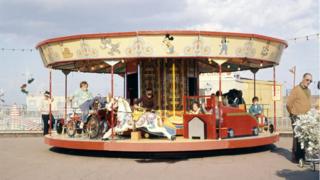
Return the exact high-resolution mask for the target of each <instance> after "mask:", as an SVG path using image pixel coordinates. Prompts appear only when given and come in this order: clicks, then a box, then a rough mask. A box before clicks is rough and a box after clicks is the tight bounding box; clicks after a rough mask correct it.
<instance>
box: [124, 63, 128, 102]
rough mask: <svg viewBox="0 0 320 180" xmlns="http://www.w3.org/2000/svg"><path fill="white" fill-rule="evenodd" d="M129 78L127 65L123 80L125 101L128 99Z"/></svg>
mask: <svg viewBox="0 0 320 180" xmlns="http://www.w3.org/2000/svg"><path fill="white" fill-rule="evenodd" d="M127 76H128V74H127V65H126V67H125V72H124V78H123V81H124V82H123V85H124V86H123V97H124V98H125V99H127V78H128V77H127Z"/></svg>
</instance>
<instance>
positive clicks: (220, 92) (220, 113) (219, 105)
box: [209, 59, 227, 140]
mask: <svg viewBox="0 0 320 180" xmlns="http://www.w3.org/2000/svg"><path fill="white" fill-rule="evenodd" d="M209 61H212V60H209ZM213 61H214V62H215V63H217V64H218V66H219V98H218V101H219V102H218V108H219V111H218V114H219V140H221V123H222V109H221V107H222V90H221V89H222V87H221V86H222V82H221V74H222V67H221V65H222V64H223V63H225V62H226V61H227V60H226V59H217V60H213Z"/></svg>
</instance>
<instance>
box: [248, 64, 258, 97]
mask: <svg viewBox="0 0 320 180" xmlns="http://www.w3.org/2000/svg"><path fill="white" fill-rule="evenodd" d="M258 70H259V69H256V68H252V69H250V71H251V72H252V73H253V97H255V96H257V91H256V90H257V88H256V87H257V86H256V74H257V72H258Z"/></svg>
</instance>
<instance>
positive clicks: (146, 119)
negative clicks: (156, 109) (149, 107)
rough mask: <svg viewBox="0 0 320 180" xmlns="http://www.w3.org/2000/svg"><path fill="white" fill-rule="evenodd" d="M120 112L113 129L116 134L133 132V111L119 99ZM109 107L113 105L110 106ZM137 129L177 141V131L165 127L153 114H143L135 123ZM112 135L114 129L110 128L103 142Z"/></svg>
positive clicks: (124, 101)
mask: <svg viewBox="0 0 320 180" xmlns="http://www.w3.org/2000/svg"><path fill="white" fill-rule="evenodd" d="M116 104H117V107H118V112H117V123H116V126H115V127H114V128H113V131H114V132H115V133H116V134H122V133H123V132H125V131H128V130H132V129H133V128H134V120H133V116H132V110H131V108H130V105H129V103H128V102H127V101H126V100H125V99H123V98H118V99H117V101H116ZM107 106H108V107H110V106H111V105H110V104H108V105H107ZM135 127H136V128H137V129H142V130H144V131H146V132H148V133H150V134H155V135H159V136H165V137H167V138H168V139H169V140H174V139H175V130H173V129H172V128H169V127H166V126H163V124H162V121H161V119H160V117H159V116H157V115H156V114H154V113H151V112H145V113H143V114H142V115H141V116H140V117H139V119H138V120H137V121H136V122H135ZM111 134H112V128H110V129H109V130H108V131H107V132H106V133H105V134H104V135H103V137H102V139H103V140H106V139H110V136H111Z"/></svg>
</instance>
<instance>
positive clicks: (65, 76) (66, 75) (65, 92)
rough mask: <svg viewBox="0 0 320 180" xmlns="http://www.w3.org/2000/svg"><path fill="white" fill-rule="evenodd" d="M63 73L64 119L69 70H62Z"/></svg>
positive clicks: (65, 115) (65, 116)
mask: <svg viewBox="0 0 320 180" xmlns="http://www.w3.org/2000/svg"><path fill="white" fill-rule="evenodd" d="M62 72H63V74H64V120H66V119H67V106H68V74H69V73H70V71H68V70H62Z"/></svg>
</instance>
